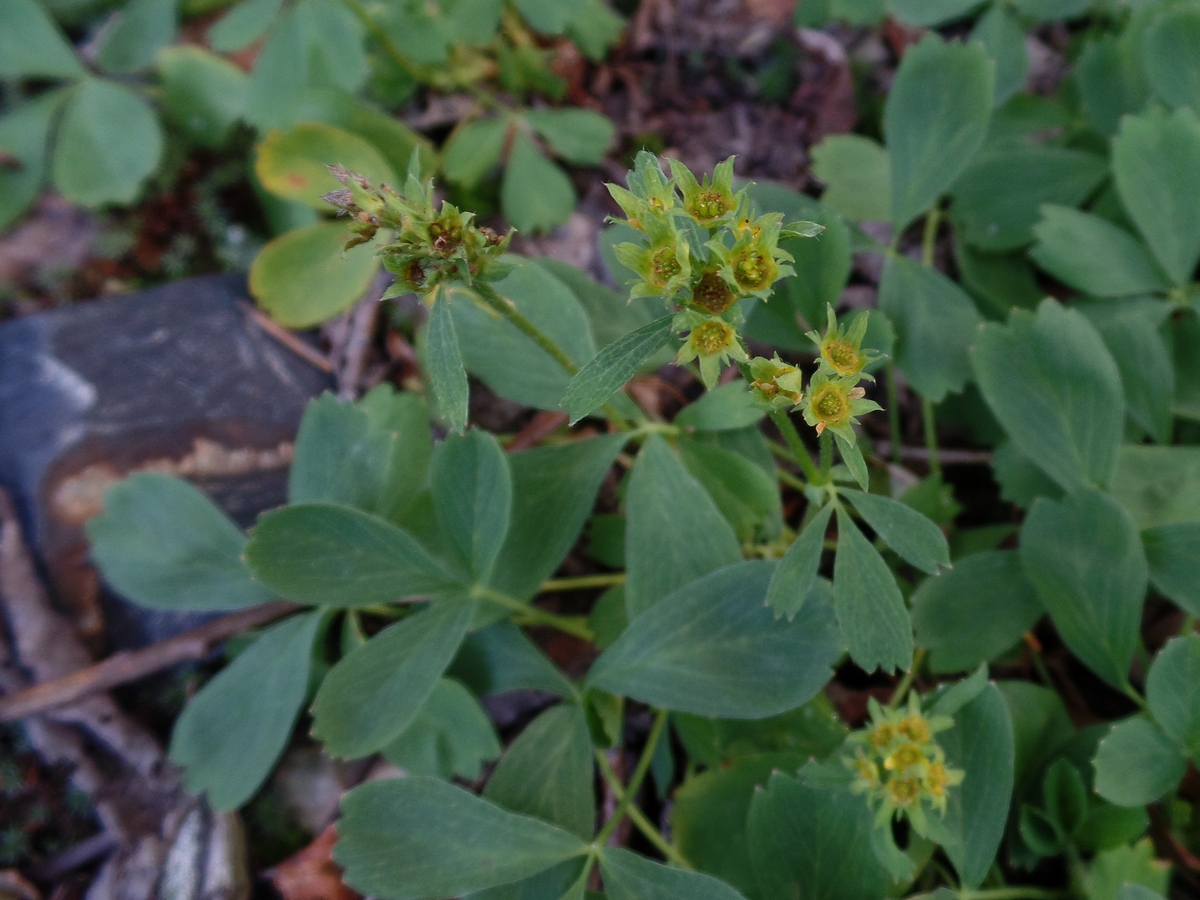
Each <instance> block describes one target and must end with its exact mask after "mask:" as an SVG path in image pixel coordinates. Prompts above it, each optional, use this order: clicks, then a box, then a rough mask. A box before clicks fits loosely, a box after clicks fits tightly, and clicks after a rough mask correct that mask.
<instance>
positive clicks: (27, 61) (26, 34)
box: [0, 0, 85, 78]
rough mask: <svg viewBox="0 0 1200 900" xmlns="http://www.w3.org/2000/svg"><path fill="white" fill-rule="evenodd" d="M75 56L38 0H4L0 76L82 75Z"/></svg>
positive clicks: (62, 76)
mask: <svg viewBox="0 0 1200 900" xmlns="http://www.w3.org/2000/svg"><path fill="white" fill-rule="evenodd" d="M84 74H85V72H84V68H83V66H81V65H80V64H79V60H77V59H76V58H75V53H74V51H73V50H72V49H71V45H70V44H69V43H67V40H66V38H64V37H63V34H62V32H61V31H59V30H58V26H56V25H55V24H54V22H53V20H52V19H51V18H50V17H49V16H48V15H46V13H45V11H44V10H43V9H42V5H41V4H40V3H38V2H37V0H5V3H4V7H3V9H0V78H36V77H39V76H40V77H44V78H82V77H83V76H84Z"/></svg>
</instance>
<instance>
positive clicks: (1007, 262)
mask: <svg viewBox="0 0 1200 900" xmlns="http://www.w3.org/2000/svg"><path fill="white" fill-rule="evenodd" d="M954 261H955V263H956V264H957V267H958V274H959V278H960V279H961V280H962V285H963V287H965V288H966V289H967V290H968V291H969V292H970V294H971V296H972V297H973V298H974V300H975V304H976V306H978V307H979V310H980V312H982V313H983V314H984V315H985V316H986V317H987V318H989V319H1001V320H1003V319H1006V318H1008V313H1009V311H1010V310H1012V308H1013V307H1015V306H1020V307H1022V308H1024V309H1034V308H1036V307H1037V305H1038V303H1040V302H1041V300H1042V298H1043V297H1044V296H1045V291H1044V290H1043V289H1042V287H1041V285H1039V284H1038V283H1037V276H1036V275H1035V274H1034V271H1033V266H1032V265H1030V263H1029V257H1028V256H1027V255H1026V253H1025V252H1024V251H1020V252H1014V253H983V252H981V251H979V250H976V249H975V248H974V247H971V246H968V245H967V244H965V243H963V242H962V241H957V242H955V247H954Z"/></svg>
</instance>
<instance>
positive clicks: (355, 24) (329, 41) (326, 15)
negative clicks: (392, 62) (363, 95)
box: [296, 0, 370, 94]
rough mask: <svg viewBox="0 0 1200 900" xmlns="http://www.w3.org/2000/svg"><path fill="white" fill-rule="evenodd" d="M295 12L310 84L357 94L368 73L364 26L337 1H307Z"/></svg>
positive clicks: (344, 5)
mask: <svg viewBox="0 0 1200 900" xmlns="http://www.w3.org/2000/svg"><path fill="white" fill-rule="evenodd" d="M296 11H297V12H298V13H300V21H301V24H302V27H303V29H304V37H305V42H306V45H307V47H306V49H307V51H308V59H307V65H308V81H309V83H311V84H313V85H317V86H326V85H329V86H333V87H339V88H341V89H342V90H344V91H347V92H348V93H351V94H353V93H355V92H357V91H358V89H359V88H361V87H362V86H363V84H364V83H365V82H366V80H367V76H368V74H369V72H370V65H369V62H368V60H367V54H366V49H365V47H364V46H363V43H364V39H365V38H366V27H365V26H364V25H363V23H362V22H360V21H359V19H358V17H357V16H356V15H355V14H354V13H353V12H352V11H351V10H350V8H349V7H348V6H346V4H345V3H342V2H340V0H307V2H305V3H301V4H299V5H298V6H297V7H296Z"/></svg>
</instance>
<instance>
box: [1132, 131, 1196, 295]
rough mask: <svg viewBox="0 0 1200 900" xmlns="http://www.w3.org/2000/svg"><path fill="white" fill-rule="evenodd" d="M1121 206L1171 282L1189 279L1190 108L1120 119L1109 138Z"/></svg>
mask: <svg viewBox="0 0 1200 900" xmlns="http://www.w3.org/2000/svg"><path fill="white" fill-rule="evenodd" d="M1112 147H1113V177H1114V179H1115V180H1116V185H1117V191H1118V192H1119V193H1120V195H1121V202H1122V203H1123V204H1124V205H1125V209H1126V210H1128V212H1129V217H1130V218H1131V219H1133V221H1134V222H1135V223H1136V224H1137V226H1138V230H1139V231H1141V233H1142V235H1143V237H1145V238H1146V243H1147V244H1149V245H1150V250H1151V252H1152V253H1153V254H1154V257H1155V259H1157V260H1158V262H1159V264H1160V265H1161V266H1162V268H1163V271H1164V272H1166V273H1167V275H1168V277H1169V278H1170V279H1171V281H1172V283H1174V284H1176V285H1184V284H1187V283H1189V282H1190V281H1191V280H1192V273H1193V272H1194V271H1195V268H1196V259H1197V257H1200V219H1198V218H1197V217H1196V216H1195V215H1194V214H1193V213H1194V210H1193V207H1192V204H1191V203H1190V202H1189V200H1188V198H1189V197H1192V196H1194V195H1196V194H1200V122H1198V121H1197V120H1196V115H1195V114H1194V113H1193V112H1192V111H1191V110H1190V109H1180V110H1177V111H1176V112H1175V113H1174V114H1173V115H1171V116H1167V115H1164V114H1162V113H1152V114H1149V115H1146V116H1143V117H1141V118H1133V117H1130V118H1127V119H1125V120H1123V122H1122V125H1121V132H1120V134H1118V135H1117V137H1116V138H1115V139H1114V140H1113V145H1112Z"/></svg>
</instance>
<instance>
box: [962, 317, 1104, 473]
mask: <svg viewBox="0 0 1200 900" xmlns="http://www.w3.org/2000/svg"><path fill="white" fill-rule="evenodd" d="M971 362H972V364H973V365H974V368H975V377H976V379H977V380H978V382H979V388H980V390H981V391H982V393H983V396H984V399H985V400H986V401H987V404H988V406H989V407H990V408H991V410H992V412H993V413H994V414H995V416H996V418H997V419H999V420H1000V424H1001V425H1003V426H1004V430H1005V431H1007V432H1008V434H1009V436H1010V437H1011V438H1012V442H1013V444H1014V445H1015V447H1016V448H1017V449H1018V450H1020V451H1021V453H1022V454H1023V455H1025V456H1027V457H1028V458H1029V459H1030V460H1032V461H1033V462H1034V463H1036V464H1037V465H1038V466H1039V467H1040V468H1041V469H1042V470H1043V471H1045V472H1046V474H1047V475H1049V476H1050V477H1051V478H1053V479H1054V480H1055V481H1056V482H1058V483H1059V484H1060V485H1062V486H1063V487H1064V488H1066V489H1067V490H1072V489H1074V488H1077V487H1083V486H1086V485H1103V484H1105V483H1107V482H1108V480H1109V477H1110V476H1111V474H1112V471H1113V467H1114V465H1115V463H1116V458H1117V449H1118V448H1119V447H1120V444H1121V438H1122V431H1123V425H1124V407H1125V403H1124V391H1123V390H1122V388H1121V376H1120V373H1119V372H1118V370H1117V365H1116V363H1115V362H1114V361H1113V358H1112V356H1111V355H1110V354H1109V352H1108V350H1107V349H1106V348H1105V346H1104V341H1103V339H1102V338H1101V337H1100V335H1099V334H1098V333H1097V332H1096V329H1095V328H1094V327H1092V325H1091V324H1090V323H1089V322H1088V321H1087V319H1085V318H1084V317H1083V316H1082V315H1080V314H1079V313H1078V312H1076V311H1073V310H1067V309H1065V308H1063V307H1062V306H1060V305H1059V304H1058V303H1056V302H1055V301H1053V300H1044V301H1043V302H1042V304H1041V305H1040V306H1039V307H1038V310H1037V314H1036V315H1034V314H1033V313H1030V312H1026V311H1024V310H1015V311H1014V312H1013V313H1012V315H1011V316H1009V320H1008V324H1007V325H999V324H995V323H988V324H986V325H984V326H983V328H982V329H981V330H980V332H979V335H978V337H977V338H976V341H975V347H974V350H973V351H972V353H971Z"/></svg>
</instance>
